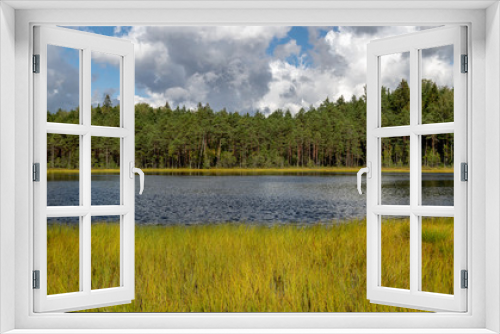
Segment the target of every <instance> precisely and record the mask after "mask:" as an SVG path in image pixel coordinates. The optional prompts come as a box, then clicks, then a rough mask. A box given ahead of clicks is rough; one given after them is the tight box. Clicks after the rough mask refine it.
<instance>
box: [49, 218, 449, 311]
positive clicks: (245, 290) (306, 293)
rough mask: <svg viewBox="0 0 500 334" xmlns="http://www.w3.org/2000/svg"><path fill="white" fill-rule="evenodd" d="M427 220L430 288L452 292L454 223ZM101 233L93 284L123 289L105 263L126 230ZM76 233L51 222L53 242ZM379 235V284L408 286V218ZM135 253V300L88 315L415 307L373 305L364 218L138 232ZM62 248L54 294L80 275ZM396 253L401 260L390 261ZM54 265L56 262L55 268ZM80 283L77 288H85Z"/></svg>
mask: <svg viewBox="0 0 500 334" xmlns="http://www.w3.org/2000/svg"><path fill="white" fill-rule="evenodd" d="M422 224H423V226H422V230H423V235H424V237H423V240H422V241H423V247H422V248H423V252H424V253H425V254H424V255H425V256H424V257H423V263H422V267H423V272H424V275H425V276H424V277H425V282H423V287H424V289H428V290H427V291H434V292H444V293H452V292H453V261H451V259H452V258H453V257H452V256H453V220H452V219H450V218H429V219H427V220H425V221H423V223H422ZM98 227H99V228H98V229H96V230H95V233H94V232H93V233H92V236H93V239H94V238H95V239H97V240H93V241H92V245H93V246H92V247H93V248H94V247H96V249H100V250H101V252H102V254H94V255H93V256H92V258H93V259H96V258H97V259H99V262H98V263H97V264H96V265H93V266H92V268H93V272H92V275H93V280H94V279H95V280H98V281H99V282H100V285H101V286H113V284H111V283H110V284H107V283H106V282H105V281H106V280H109V281H110V282H115V283H114V284H116V282H117V279H118V278H117V277H118V273H119V268H118V266H116V265H114V266H112V267H109V268H100V267H102V266H109V264H110V263H116V262H114V261H115V259H116V256H117V254H116V252H113V251H111V252H109V253H108V251H106V250H108V249H115V250H116V249H117V247H118V242H119V239H118V238H117V237H113V238H110V236H113V235H114V236H116V235H117V231H118V229H119V226H118V225H117V224H104V223H103V224H99V225H98ZM72 235H73V236H72ZM69 236H72V238H73V239H75V238H76V239H77V238H78V229H75V228H74V227H72V226H71V225H59V226H52V225H51V226H49V238H51V240H52V243H53V244H56V245H57V244H64V243H65V242H66V240H67V239H68V238H69ZM382 238H383V257H384V249H385V250H387V249H388V250H389V252H386V253H385V254H386V255H387V254H389V255H388V256H385V257H384V258H383V261H382V265H383V270H382V274H383V277H382V282H383V283H384V284H387V285H388V286H392V287H395V286H397V285H398V284H399V285H403V286H404V285H406V284H407V280H409V246H408V245H409V222H408V221H407V220H394V219H393V220H391V219H388V220H384V223H383V231H382ZM95 243H103V244H105V245H101V247H98V246H95V245H96V244H95ZM113 243H115V244H113ZM135 247H136V250H135V256H136V259H135V260H136V262H135V263H136V275H135V277H136V284H135V286H136V293H135V299H134V300H133V301H132V303H130V304H126V305H119V306H112V307H106V308H99V309H94V310H87V311H86V312H412V311H415V310H409V309H403V308H396V307H389V306H382V305H376V304H370V302H369V301H368V300H367V299H366V221H365V220H351V221H348V222H342V223H338V224H337V223H336V224H329V225H325V224H316V225H313V226H300V225H294V224H287V225H276V226H272V227H268V226H263V225H246V224H219V225H199V226H137V227H136V243H135ZM59 251H60V249H58V248H57V247H54V248H49V254H48V261H49V265H48V267H49V268H51V271H52V275H51V277H53V278H54V279H51V280H50V281H49V284H50V285H49V291H55V290H58V292H62V291H60V289H57V287H61V286H68V283H69V282H67V280H68V279H70V278H71V277H73V278H74V277H75V276H72V275H71V276H68V275H67V274H66V273H67V271H68V269H70V268H73V267H74V259H73V258H70V257H67V261H64V259H65V258H66V256H61V253H59ZM62 254H64V253H62ZM391 254H392V255H391ZM395 254H397V258H391V256H393V255H395ZM450 256H451V258H450ZM109 257H112V258H109ZM54 260H57V261H58V263H57V264H56V263H51V261H54ZM61 261H62V262H61ZM94 268H96V270H94ZM72 270H75V268H73V269H72ZM450 273H451V276H450ZM95 275H96V276H95ZM99 275H101V276H102V277H99ZM76 277H78V276H76ZM58 278H59V279H58ZM61 281H63V282H61ZM73 286H74V287H76V289H78V282H73Z"/></svg>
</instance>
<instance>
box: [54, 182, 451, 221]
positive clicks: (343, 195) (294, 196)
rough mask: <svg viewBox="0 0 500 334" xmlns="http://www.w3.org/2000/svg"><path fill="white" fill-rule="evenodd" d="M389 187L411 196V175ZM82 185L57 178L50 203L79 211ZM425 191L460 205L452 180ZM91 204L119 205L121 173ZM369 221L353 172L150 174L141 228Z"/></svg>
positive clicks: (95, 192)
mask: <svg viewBox="0 0 500 334" xmlns="http://www.w3.org/2000/svg"><path fill="white" fill-rule="evenodd" d="M138 179H139V178H138V177H137V178H136V189H139V182H138ZM383 181H384V182H383V184H382V187H383V194H384V199H385V198H387V199H389V200H390V201H391V203H393V202H394V203H399V202H404V201H405V198H406V197H409V182H408V176H407V175H406V174H404V173H387V174H386V173H384V177H383ZM78 183H79V182H78V176H76V175H71V176H68V175H64V176H59V175H52V176H51V179H50V180H49V182H48V185H47V187H48V196H47V197H48V199H47V201H48V205H78V199H79V194H78ZM422 193H423V198H424V199H425V201H424V202H423V204H424V205H453V174H424V175H423V190H422ZM117 194H118V195H117ZM92 204H93V205H103V204H106V205H109V204H119V176H118V175H93V176H92ZM365 216H366V196H365V195H359V194H358V192H357V189H356V175H355V174H353V173H345V174H333V175H306V176H304V175H300V176H297V175H230V176H227V175H226V176H211V175H189V176H186V175H146V177H145V187H144V193H143V195H141V196H139V195H136V211H135V218H136V223H137V224H185V225H191V224H206V223H223V222H248V223H263V224H277V223H278V224H279V223H300V224H312V223H317V222H331V221H332V220H342V219H352V218H364V217H365Z"/></svg>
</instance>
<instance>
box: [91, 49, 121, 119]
mask: <svg viewBox="0 0 500 334" xmlns="http://www.w3.org/2000/svg"><path fill="white" fill-rule="evenodd" d="M120 59H121V57H120V56H117V55H112V54H107V53H101V52H95V51H92V65H91V66H92V88H91V89H92V121H91V123H92V125H101V126H120V103H119V99H120Z"/></svg>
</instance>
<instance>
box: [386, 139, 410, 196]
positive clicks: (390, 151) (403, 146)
mask: <svg viewBox="0 0 500 334" xmlns="http://www.w3.org/2000/svg"><path fill="white" fill-rule="evenodd" d="M380 142H381V147H382V176H381V183H382V204H383V205H410V166H409V165H410V137H408V136H406V137H392V138H381V139H380Z"/></svg>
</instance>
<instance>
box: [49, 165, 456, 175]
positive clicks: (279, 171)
mask: <svg viewBox="0 0 500 334" xmlns="http://www.w3.org/2000/svg"><path fill="white" fill-rule="evenodd" d="M360 168H361V167H357V168H347V167H321V168H306V167H304V168H210V169H195V168H145V169H143V171H144V173H146V174H183V175H189V174H193V175H200V174H202V175H303V174H337V173H357V172H358V171H359V169H360ZM382 172H383V173H409V172H410V169H409V168H405V167H403V168H386V167H384V168H383V170H382ZM423 172H424V173H447V174H450V173H453V168H448V167H446V168H444V167H439V168H423ZM47 173H48V174H49V175H58V174H78V173H79V170H77V169H64V168H52V169H48V170H47ZM119 173H120V170H119V169H95V168H94V169H92V174H119Z"/></svg>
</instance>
